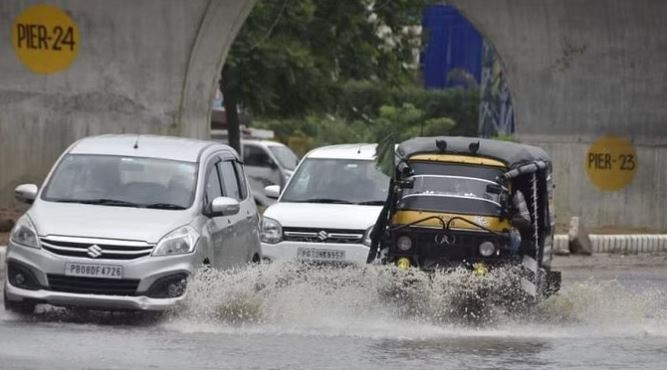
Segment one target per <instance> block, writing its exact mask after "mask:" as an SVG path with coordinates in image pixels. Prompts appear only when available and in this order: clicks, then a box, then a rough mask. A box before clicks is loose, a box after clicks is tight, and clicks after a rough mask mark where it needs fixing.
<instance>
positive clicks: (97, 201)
mask: <svg viewBox="0 0 667 370" xmlns="http://www.w3.org/2000/svg"><path fill="white" fill-rule="evenodd" d="M54 202H59V203H81V204H96V205H104V206H118V207H140V206H141V204H137V203H133V202H127V201H124V200H118V199H106V198H103V199H57V200H54Z"/></svg>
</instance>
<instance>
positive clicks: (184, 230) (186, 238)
mask: <svg viewBox="0 0 667 370" xmlns="http://www.w3.org/2000/svg"><path fill="white" fill-rule="evenodd" d="M198 241H199V233H198V232H197V231H196V230H195V229H193V228H192V227H190V226H183V227H179V228H178V229H176V230H174V231H172V232H170V233H169V234H167V235H165V236H164V237H163V238H162V239H161V240H160V241H159V242H158V243H157V247H156V248H155V250H154V251H153V256H172V255H177V254H188V253H192V252H193V251H194V250H195V246H196V245H197V242H198Z"/></svg>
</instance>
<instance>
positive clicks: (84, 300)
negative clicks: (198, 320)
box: [4, 135, 262, 312]
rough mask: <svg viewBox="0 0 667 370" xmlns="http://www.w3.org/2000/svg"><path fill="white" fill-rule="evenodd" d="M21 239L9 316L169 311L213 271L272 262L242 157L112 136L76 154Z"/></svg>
mask: <svg viewBox="0 0 667 370" xmlns="http://www.w3.org/2000/svg"><path fill="white" fill-rule="evenodd" d="M15 195H16V197H17V198H18V199H20V200H22V201H24V202H26V203H30V204H32V206H31V207H30V209H29V210H28V211H27V212H26V214H25V215H23V217H21V218H20V219H19V220H18V221H17V223H16V225H15V227H14V229H13V230H12V232H11V235H10V240H9V244H8V248H7V255H6V266H5V267H6V269H5V271H6V273H7V276H6V277H7V278H6V280H5V289H4V294H5V297H4V298H5V299H4V302H5V308H6V309H8V310H12V311H19V312H32V311H33V310H34V307H35V305H36V304H38V303H49V304H53V305H62V306H87V307H91V308H100V309H130V310H135V309H136V310H164V309H167V308H169V307H171V306H173V305H174V304H176V303H177V302H178V301H179V300H182V299H183V297H184V293H185V288H186V283H187V280H188V277H189V276H191V275H192V273H193V272H194V271H195V270H196V269H197V268H198V267H200V266H202V265H210V266H212V267H217V268H230V267H235V266H241V265H244V264H246V263H248V262H251V261H254V262H258V261H260V260H261V257H262V256H261V248H260V243H259V216H258V213H257V210H256V207H255V203H254V201H253V199H252V196H251V195H250V190H249V186H248V185H247V180H246V176H245V174H244V170H243V165H242V164H241V162H240V161H239V158H238V155H237V153H236V152H235V151H234V150H233V149H231V148H230V147H228V146H226V145H222V144H218V143H214V142H206V141H199V140H191V139H182V138H173V137H159V136H144V135H141V136H139V135H104V136H97V137H90V138H85V139H82V140H80V141H78V142H76V143H75V144H73V145H72V146H70V147H69V148H68V149H67V150H66V151H65V153H64V154H63V155H62V156H61V157H60V159H59V160H58V161H57V163H56V165H55V166H54V167H53V169H52V170H51V172H50V173H49V175H48V176H47V178H46V181H45V182H44V186H43V187H42V188H41V189H38V187H37V186H36V185H32V184H27V185H20V186H18V187H17V188H16V190H15Z"/></svg>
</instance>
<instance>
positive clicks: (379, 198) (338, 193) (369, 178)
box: [281, 158, 389, 205]
mask: <svg viewBox="0 0 667 370" xmlns="http://www.w3.org/2000/svg"><path fill="white" fill-rule="evenodd" d="M388 185H389V178H388V177H387V176H386V175H384V174H383V173H382V172H380V170H378V169H377V168H376V167H375V161H369V160H346V159H319V158H310V159H305V160H304V162H303V164H302V165H301V167H299V170H298V171H297V173H296V174H295V175H294V178H293V179H292V181H290V183H289V185H288V186H287V188H286V189H285V193H284V194H283V197H282V199H281V201H283V202H312V203H341V204H368V205H382V204H383V203H384V201H385V199H386V197H387V188H388Z"/></svg>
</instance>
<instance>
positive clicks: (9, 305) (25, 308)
mask: <svg viewBox="0 0 667 370" xmlns="http://www.w3.org/2000/svg"><path fill="white" fill-rule="evenodd" d="M3 298H4V299H3V301H4V303H5V311H10V312H16V313H20V314H24V315H31V314H32V313H34V312H35V306H36V305H37V304H35V303H31V302H25V301H21V302H14V301H10V300H9V298H8V297H7V289H5V290H4V293H3Z"/></svg>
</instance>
